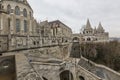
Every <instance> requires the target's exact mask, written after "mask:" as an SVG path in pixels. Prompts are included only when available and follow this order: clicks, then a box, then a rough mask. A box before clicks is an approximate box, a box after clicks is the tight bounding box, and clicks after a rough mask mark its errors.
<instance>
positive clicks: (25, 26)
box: [24, 20, 27, 32]
mask: <svg viewBox="0 0 120 80" xmlns="http://www.w3.org/2000/svg"><path fill="white" fill-rule="evenodd" d="M24 32H27V21H26V20H24Z"/></svg>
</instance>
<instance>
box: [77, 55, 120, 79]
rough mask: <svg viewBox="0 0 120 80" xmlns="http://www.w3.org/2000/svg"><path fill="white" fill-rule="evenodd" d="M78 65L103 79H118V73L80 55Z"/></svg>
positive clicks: (119, 74) (119, 77)
mask: <svg viewBox="0 0 120 80" xmlns="http://www.w3.org/2000/svg"><path fill="white" fill-rule="evenodd" d="M78 65H80V66H81V67H83V68H84V69H86V70H88V71H89V72H91V73H93V74H95V75H96V76H98V77H100V78H101V79H103V80H120V73H118V72H116V71H114V70H112V69H110V68H108V67H106V66H103V65H98V64H96V63H94V62H92V61H90V60H88V59H86V58H84V57H81V59H80V61H79V62H78Z"/></svg>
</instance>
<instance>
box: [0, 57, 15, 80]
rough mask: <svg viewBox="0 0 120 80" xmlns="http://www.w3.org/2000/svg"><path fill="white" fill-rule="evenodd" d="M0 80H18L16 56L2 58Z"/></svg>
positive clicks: (0, 60) (0, 58) (0, 61)
mask: <svg viewBox="0 0 120 80" xmlns="http://www.w3.org/2000/svg"><path fill="white" fill-rule="evenodd" d="M0 80H16V66H15V56H4V57H3V56H1V57H0Z"/></svg>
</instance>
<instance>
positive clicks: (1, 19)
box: [0, 14, 3, 31]
mask: <svg viewBox="0 0 120 80" xmlns="http://www.w3.org/2000/svg"><path fill="white" fill-rule="evenodd" d="M0 24H1V25H0V30H1V31H2V30H3V16H2V14H1V18H0Z"/></svg>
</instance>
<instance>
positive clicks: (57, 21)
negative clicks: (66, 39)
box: [49, 20, 72, 31]
mask: <svg viewBox="0 0 120 80" xmlns="http://www.w3.org/2000/svg"><path fill="white" fill-rule="evenodd" d="M53 23H58V24H63V25H64V26H66V27H67V28H69V29H70V30H71V31H72V29H71V28H70V27H68V26H67V25H66V24H64V23H62V22H61V21H60V20H55V21H51V22H49V24H53Z"/></svg>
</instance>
